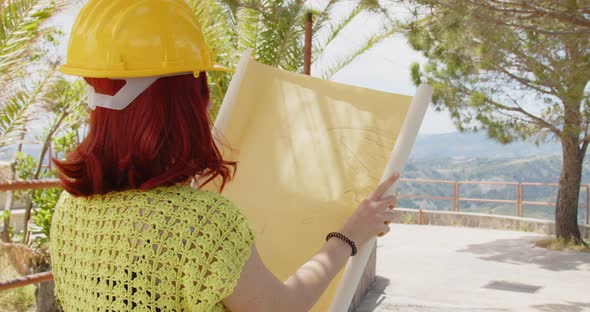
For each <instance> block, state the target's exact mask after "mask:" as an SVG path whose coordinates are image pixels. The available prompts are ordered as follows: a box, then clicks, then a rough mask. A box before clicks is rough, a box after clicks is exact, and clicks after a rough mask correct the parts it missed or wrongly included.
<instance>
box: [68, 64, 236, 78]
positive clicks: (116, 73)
mask: <svg viewBox="0 0 590 312" xmlns="http://www.w3.org/2000/svg"><path fill="white" fill-rule="evenodd" d="M59 71H60V72H61V73H63V74H66V75H71V76H78V77H88V78H111V79H115V78H117V79H125V78H146V77H156V76H169V75H175V74H180V73H194V74H195V75H196V74H198V73H200V72H208V71H221V72H230V73H231V72H234V70H233V69H231V68H228V67H225V66H221V65H218V64H215V65H213V66H211V67H209V68H203V69H195V68H194V67H193V68H191V67H188V66H182V67H177V68H167V69H165V70H162V69H161V68H157V69H148V70H135V71H130V70H125V69H121V70H102V69H92V68H81V67H76V66H69V65H67V64H65V65H62V66H60V67H59Z"/></svg>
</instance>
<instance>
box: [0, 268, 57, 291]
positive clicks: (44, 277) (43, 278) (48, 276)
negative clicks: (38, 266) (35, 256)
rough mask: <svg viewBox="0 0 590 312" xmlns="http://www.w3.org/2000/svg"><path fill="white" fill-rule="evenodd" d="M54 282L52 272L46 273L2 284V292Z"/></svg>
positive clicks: (0, 286) (0, 287)
mask: <svg viewBox="0 0 590 312" xmlns="http://www.w3.org/2000/svg"><path fill="white" fill-rule="evenodd" d="M51 280H53V273H52V272H44V273H37V274H32V275H28V276H25V277H20V278H16V279H13V280H10V281H5V282H0V292H2V291H6V290H9V289H13V288H20V287H24V286H27V285H31V284H38V283H43V282H48V281H51Z"/></svg>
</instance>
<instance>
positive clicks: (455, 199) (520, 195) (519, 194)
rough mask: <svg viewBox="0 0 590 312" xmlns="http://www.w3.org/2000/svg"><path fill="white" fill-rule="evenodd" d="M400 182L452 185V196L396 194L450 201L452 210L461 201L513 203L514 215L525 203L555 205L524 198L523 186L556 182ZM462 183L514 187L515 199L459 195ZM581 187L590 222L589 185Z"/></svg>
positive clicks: (522, 209)
mask: <svg viewBox="0 0 590 312" xmlns="http://www.w3.org/2000/svg"><path fill="white" fill-rule="evenodd" d="M400 182H407V183H425V184H446V185H452V186H453V196H430V195H423V194H398V197H399V198H407V199H430V200H445V201H452V203H453V211H455V212H459V211H461V202H476V203H496V204H514V208H515V214H514V215H515V216H517V217H524V211H525V205H530V206H555V205H556V203H555V202H544V201H531V200H525V198H524V190H525V187H558V186H559V185H558V184H556V183H533V182H522V183H519V182H497V181H449V180H426V179H401V180H400ZM463 185H497V186H508V187H514V188H515V190H516V198H515V199H489V198H472V197H461V186H463ZM581 188H582V189H583V190H585V192H584V193H585V195H586V198H585V201H586V203H585V210H586V213H585V217H586V224H590V185H588V184H583V185H581Z"/></svg>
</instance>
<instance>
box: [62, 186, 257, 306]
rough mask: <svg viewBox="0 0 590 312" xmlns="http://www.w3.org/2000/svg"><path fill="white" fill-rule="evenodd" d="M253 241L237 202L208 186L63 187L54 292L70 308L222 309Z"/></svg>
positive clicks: (248, 226) (63, 304)
mask: <svg viewBox="0 0 590 312" xmlns="http://www.w3.org/2000/svg"><path fill="white" fill-rule="evenodd" d="M253 242H254V235H253V231H252V228H251V227H250V225H249V224H248V222H247V221H246V219H245V218H244V217H243V216H242V214H241V213H240V211H239V210H238V209H237V207H236V206H235V205H233V204H232V203H231V202H230V201H228V200H227V199H225V198H224V197H222V196H221V195H219V194H216V193H212V192H209V191H202V190H195V189H192V188H189V187H184V186H173V187H159V188H155V189H151V190H147V191H138V190H130V191H124V192H116V193H111V194H107V195H95V196H90V197H74V196H71V195H70V194H68V193H67V192H64V193H63V194H62V196H61V198H60V200H59V202H58V204H57V206H56V208H55V214H54V215H53V221H52V226H51V241H50V252H51V259H52V267H53V274H54V276H55V291H56V295H57V298H58V300H59V301H60V303H61V304H62V306H63V308H64V310H65V311H67V312H70V311H72V312H74V311H128V310H134V311H161V312H164V311H177V312H180V311H207V312H209V311H227V309H226V308H225V307H224V306H223V304H222V303H221V300H222V299H224V298H225V297H227V296H229V295H230V294H231V293H232V291H233V289H234V287H235V285H236V283H237V280H238V278H239V277H240V273H241V271H242V267H243V266H244V263H245V262H246V260H247V259H248V257H249V256H250V247H251V245H252V243H253Z"/></svg>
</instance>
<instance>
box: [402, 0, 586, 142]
mask: <svg viewBox="0 0 590 312" xmlns="http://www.w3.org/2000/svg"><path fill="white" fill-rule="evenodd" d="M403 2H408V3H410V4H412V5H414V7H415V8H416V10H417V12H418V11H419V10H420V9H423V10H424V11H422V12H421V13H420V12H418V13H416V18H415V19H413V20H411V21H409V22H407V23H405V24H404V25H403V29H404V30H405V34H406V37H407V38H408V42H409V43H410V45H411V46H412V47H413V48H414V49H415V50H417V51H421V52H422V53H423V54H424V55H425V56H426V57H427V58H428V61H427V63H426V64H425V65H424V66H423V67H422V68H420V67H419V66H418V65H413V67H412V71H411V73H412V80H413V81H414V82H415V83H420V82H427V83H429V84H431V85H432V86H433V87H434V88H435V96H434V102H435V105H437V106H439V107H444V108H445V109H447V110H448V111H450V112H451V117H452V118H453V119H454V120H455V121H456V123H457V125H458V128H459V129H460V130H462V131H477V130H480V129H481V130H487V132H488V134H489V136H490V137H492V138H496V139H498V141H500V142H501V143H509V142H512V141H515V140H524V139H532V140H534V141H537V142H543V141H546V140H547V139H548V138H550V136H548V135H547V133H548V132H552V133H554V134H555V135H556V136H557V137H560V136H561V135H562V134H563V133H566V132H567V135H571V136H575V137H577V139H578V140H583V139H584V137H585V136H587V135H588V125H589V123H590V119H589V118H588V113H587V112H588V110H587V108H584V106H586V105H584V106H582V105H580V104H581V103H587V101H588V98H589V97H590V89H588V88H585V86H586V85H587V84H588V82H589V81H590V62H589V60H590V26H588V25H590V21H589V19H588V16H589V15H588V9H587V8H585V9H582V8H583V6H582V7H581V6H580V4H581V3H582V2H581V1H562V2H555V1H545V0H542V1H535V4H534V5H532V4H531V5H528V4H526V3H525V2H522V3H518V2H474V1H444V0H434V1H432V0H423V1H422V0H417V1H403ZM584 10H585V11H584ZM584 25H585V26H584ZM566 111H570V112H572V116H573V117H572V118H567V120H566V118H565V113H566ZM582 112H586V113H584V114H582ZM564 123H565V124H564Z"/></svg>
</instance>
